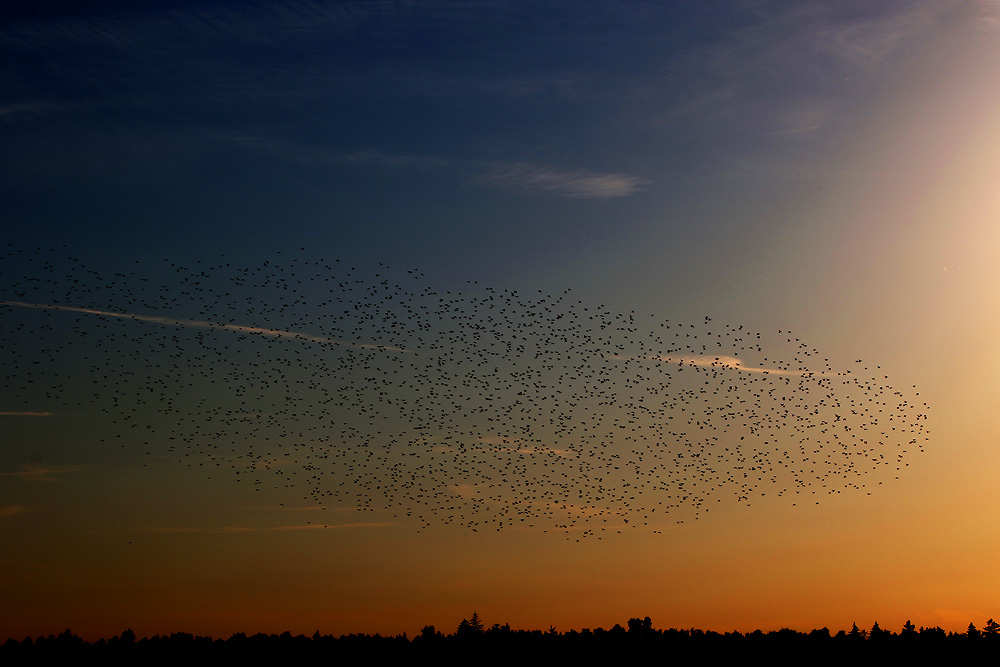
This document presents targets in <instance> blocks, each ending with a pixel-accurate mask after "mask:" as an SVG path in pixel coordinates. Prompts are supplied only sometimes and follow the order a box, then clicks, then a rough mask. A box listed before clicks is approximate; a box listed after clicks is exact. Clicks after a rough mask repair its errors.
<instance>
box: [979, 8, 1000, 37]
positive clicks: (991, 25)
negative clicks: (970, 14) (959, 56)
mask: <svg viewBox="0 0 1000 667" xmlns="http://www.w3.org/2000/svg"><path fill="white" fill-rule="evenodd" d="M976 9H977V16H976V29H977V30H979V31H981V32H993V31H995V30H997V29H998V28H1000V0H977V2H976Z"/></svg>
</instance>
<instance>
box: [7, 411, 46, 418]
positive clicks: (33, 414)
mask: <svg viewBox="0 0 1000 667" xmlns="http://www.w3.org/2000/svg"><path fill="white" fill-rule="evenodd" d="M54 415H55V413H54V412H0V417H52V416H54Z"/></svg>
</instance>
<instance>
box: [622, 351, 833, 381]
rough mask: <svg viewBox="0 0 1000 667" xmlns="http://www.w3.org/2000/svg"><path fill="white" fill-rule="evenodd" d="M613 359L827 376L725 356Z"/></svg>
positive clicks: (701, 355) (754, 371)
mask: <svg viewBox="0 0 1000 667" xmlns="http://www.w3.org/2000/svg"><path fill="white" fill-rule="evenodd" d="M612 358H613V359H621V360H623V361H633V360H635V361H639V360H642V361H663V362H667V363H671V362H673V363H678V364H687V365H688V366H702V367H708V368H731V369H733V370H734V371H743V372H745V373H763V374H764V375H795V376H798V377H806V376H809V377H825V376H827V375H829V374H828V373H822V372H817V371H790V370H786V369H784V368H764V367H762V366H745V365H744V364H743V360H742V359H740V358H739V357H730V356H725V355H710V354H680V355H674V354H662V355H655V356H651V357H644V356H632V357H628V356H622V355H618V354H616V355H613V356H612Z"/></svg>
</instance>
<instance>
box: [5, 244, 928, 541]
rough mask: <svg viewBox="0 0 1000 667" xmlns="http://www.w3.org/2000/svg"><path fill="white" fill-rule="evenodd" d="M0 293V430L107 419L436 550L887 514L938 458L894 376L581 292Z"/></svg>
mask: <svg viewBox="0 0 1000 667" xmlns="http://www.w3.org/2000/svg"><path fill="white" fill-rule="evenodd" d="M0 276H2V282H0V285H2V286H3V293H2V294H0V313H2V314H3V319H4V322H5V326H4V327H3V336H4V341H3V344H2V349H3V353H2V367H3V371H4V373H3V383H4V385H3V386H2V387H0V400H2V401H3V404H2V405H0V412H6V413H8V414H10V413H16V412H18V411H24V412H29V411H35V412H52V413H54V414H59V413H60V412H67V411H72V410H87V411H90V412H98V413H99V414H101V416H102V418H103V419H104V420H105V421H104V426H103V427H102V428H105V429H106V432H105V433H104V434H103V437H105V438H107V439H108V440H113V441H115V442H120V443H121V446H122V447H126V448H130V449H138V448H141V451H142V452H144V453H148V454H150V455H162V454H167V455H169V456H172V457H174V458H176V459H178V460H179V461H182V462H184V463H187V464H188V465H191V466H195V467H206V468H222V469H227V468H228V469H231V470H232V471H233V475H234V476H235V478H236V479H239V480H241V481H243V480H245V481H246V482H248V483H250V484H253V485H257V486H258V487H259V488H270V487H274V488H279V489H285V488H288V489H293V491H292V493H296V492H298V493H301V496H302V497H303V498H305V499H308V500H309V501H310V502H312V503H318V504H321V505H323V506H327V507H344V506H348V507H352V508H357V509H362V510H388V511H391V512H392V513H394V514H395V515H396V516H397V517H400V518H402V517H411V520H412V521H414V522H417V523H418V524H419V525H420V526H423V527H427V526H431V525H434V524H441V523H445V524H449V523H450V524H459V525H463V526H467V527H469V528H471V529H473V530H484V529H490V530H493V529H495V530H501V529H506V528H529V527H531V528H535V529H544V530H564V531H567V532H573V533H575V534H577V535H578V536H581V537H588V536H600V535H601V534H602V533H604V532H608V531H617V532H620V531H621V530H623V529H624V528H628V527H645V528H647V529H649V530H654V531H656V530H660V529H662V528H663V527H664V525H665V524H666V523H673V522H675V521H683V520H685V519H691V518H697V517H698V516H699V515H700V514H701V513H703V512H704V511H706V510H708V509H710V507H712V506H713V505H714V504H716V503H721V502H723V501H724V500H727V499H728V500H730V501H738V502H742V503H750V502H751V501H753V500H755V499H757V498H759V497H763V496H767V495H768V494H772V495H776V496H790V497H791V500H792V501H793V502H795V503H803V502H809V503H813V502H818V500H819V498H820V497H822V496H824V495H826V494H836V493H841V492H842V491H845V490H851V489H853V490H861V491H865V492H870V490H871V487H872V486H874V485H876V483H881V480H882V479H885V478H891V477H893V476H896V475H898V471H899V470H900V469H901V468H902V467H904V466H906V465H908V463H907V462H906V461H905V458H906V455H907V454H910V453H914V452H917V451H922V445H923V442H924V441H925V440H926V439H927V437H928V431H927V429H926V418H927V417H926V412H927V406H926V404H920V403H917V402H916V401H917V398H916V396H917V394H916V392H915V391H914V392H910V393H912V395H906V394H904V393H903V392H901V391H899V390H897V389H895V388H893V387H892V386H890V385H889V384H888V383H887V378H886V377H885V376H884V375H882V374H881V369H879V368H878V367H876V366H873V365H865V364H864V363H863V362H861V361H860V360H859V361H858V362H857V363H856V364H855V365H854V367H853V368H851V369H849V370H835V369H834V368H832V367H831V365H830V361H829V360H828V359H826V358H824V357H823V356H822V355H820V353H819V352H818V351H817V350H815V349H813V348H811V347H809V346H808V345H807V344H806V343H804V342H802V341H800V340H799V339H798V338H796V337H795V336H794V335H792V334H791V333H789V332H783V331H779V332H778V337H777V338H772V337H770V336H764V337H762V335H761V333H759V332H753V331H750V330H747V329H745V328H744V327H742V326H733V325H728V324H719V323H717V322H715V321H713V320H712V319H710V318H708V317H706V318H704V321H701V322H698V323H696V324H691V323H683V324H682V323H677V322H672V321H668V320H665V319H657V318H653V317H650V318H640V317H638V316H636V315H635V314H634V313H630V314H620V313H615V312H613V311H611V310H609V309H606V308H604V307H601V306H597V307H594V306H593V305H588V304H585V303H582V302H580V301H578V300H574V299H573V298H572V297H571V295H570V293H569V290H567V291H566V292H563V293H561V294H543V293H541V292H535V293H530V294H527V293H521V292H517V291H513V290H508V289H492V288H488V287H480V286H478V285H476V284H473V283H470V284H468V286H467V287H466V288H464V289H463V290H462V291H461V292H457V291H444V290H434V289H431V288H430V287H428V286H426V285H425V284H424V283H425V282H426V279H425V278H424V276H423V274H420V273H419V272H417V271H406V272H402V271H400V272H392V271H390V270H389V269H388V267H384V266H380V268H379V269H376V270H375V271H373V272H370V273H368V274H363V273H361V272H359V271H357V270H356V269H355V268H352V267H350V266H347V265H344V264H342V263H340V262H337V261H326V260H311V259H305V258H303V257H295V258H288V257H287V256H282V255H281V254H278V255H276V256H275V258H273V259H272V260H269V261H266V262H264V263H263V264H262V265H261V266H258V267H256V268H238V267H236V266H230V264H229V263H226V262H225V260H224V259H222V260H221V261H219V262H217V263H215V264H207V263H205V264H202V263H194V264H193V265H190V266H181V265H177V264H172V263H170V262H169V261H167V262H164V263H163V264H158V265H150V266H142V265H141V264H139V263H136V264H135V265H133V266H132V267H130V268H129V270H128V271H115V272H109V273H105V274H102V273H99V272H97V271H95V270H93V269H91V268H89V267H87V266H85V265H84V264H83V263H82V262H81V261H79V260H77V259H74V258H72V257H66V256H60V255H59V253H57V252H56V251H55V250H42V249H39V250H35V251H22V250H17V249H13V248H11V249H9V250H8V253H7V256H6V257H5V258H4V260H3V264H2V268H0ZM390 276H396V278H390Z"/></svg>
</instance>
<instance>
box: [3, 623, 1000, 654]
mask: <svg viewBox="0 0 1000 667" xmlns="http://www.w3.org/2000/svg"><path fill="white" fill-rule="evenodd" d="M973 641H980V642H993V641H1000V623H997V622H996V621H994V620H993V619H992V618H990V619H988V620H987V621H986V622H985V623H984V624H983V626H982V628H977V627H976V625H975V624H974V623H971V622H970V623H969V626H968V628H967V630H966V631H965V632H961V633H959V632H954V631H952V632H946V631H945V630H944V629H943V628H941V627H938V626H934V627H920V628H917V627H916V626H914V625H913V624H912V623H910V621H907V622H906V623H905V624H904V625H903V627H902V628H900V629H899V630H898V631H894V630H889V629H883V628H881V627H880V626H879V624H878V623H875V624H874V625H873V626H872V627H871V628H870V629H863V628H859V627H858V626H857V624H854V625H853V626H852V627H851V628H850V629H849V630H838V631H836V632H831V631H830V629H829V628H826V627H823V628H817V629H813V630H810V631H807V632H800V631H797V630H792V629H789V628H781V629H778V630H768V631H763V630H759V629H758V630H754V631H752V632H739V631H732V632H722V633H720V632H716V631H713V630H701V629H698V628H688V629H683V628H682V629H677V628H669V629H657V628H654V627H653V625H652V621H651V619H650V618H649V617H648V616H647V617H645V618H642V619H640V618H631V619H629V620H628V622H627V623H626V625H625V626H624V627H623V626H622V625H621V624H615V625H614V627H612V628H611V629H610V630H606V629H604V628H594V629H591V628H584V629H582V630H567V631H565V632H559V631H558V630H557V629H556V628H555V627H554V626H550V627H549V629H548V630H544V631H543V630H523V629H522V630H515V629H513V628H511V627H510V624H504V625H501V624H499V623H494V624H493V625H492V626H489V627H487V626H485V625H484V623H483V622H482V620H481V619H480V618H479V615H478V614H477V613H474V614H473V615H472V617H471V618H468V619H463V620H462V621H461V622H460V623H459V624H458V627H457V628H456V630H455V631H454V632H452V633H445V632H442V631H440V630H438V629H436V628H435V627H434V626H433V625H427V626H424V628H423V629H422V630H421V631H420V633H419V634H417V635H416V636H414V637H408V636H407V634H406V633H405V632H404V633H403V634H400V635H395V636H382V635H380V634H372V635H368V634H348V635H341V636H339V637H337V636H334V635H328V634H327V635H324V634H320V632H319V631H318V630H317V631H316V632H315V633H314V634H313V635H311V636H307V635H301V634H300V635H292V634H291V633H290V632H287V631H286V632H284V633H282V634H264V633H258V634H254V635H247V634H244V633H242V632H241V633H236V634H234V635H232V636H230V637H229V638H228V639H216V638H212V637H208V636H200V635H193V634H190V633H187V632H175V633H173V634H170V635H154V636H152V637H143V638H138V637H137V636H136V635H135V633H134V632H133V631H132V630H131V629H128V630H125V631H124V632H122V633H121V634H120V635H116V636H114V637H111V638H110V639H104V638H101V639H98V640H97V641H94V642H88V641H85V640H84V639H82V638H80V637H78V636H76V635H75V634H73V632H72V631H71V630H68V629H67V630H65V631H64V632H62V633H61V634H59V635H53V634H50V635H48V636H47V637H44V636H39V637H37V638H31V637H26V638H24V639H23V640H17V639H14V638H10V639H7V641H6V643H4V644H3V645H2V647H0V655H6V656H10V655H13V654H17V653H20V652H24V651H32V650H34V651H42V652H46V651H65V650H87V651H95V652H100V651H136V652H143V651H161V650H162V651H183V652H189V651H201V650H205V651H216V650H225V651H229V650H234V651H240V652H242V651H252V652H255V653H257V652H259V651H264V652H267V651H269V650H275V651H282V652H284V651H286V650H299V649H301V650H303V651H306V652H309V651H314V650H324V651H325V650H328V649H332V650H342V649H343V650H351V649H353V648H364V649H366V650H367V649H380V648H384V649H395V650H409V649H414V650H417V649H429V648H431V647H437V648H440V649H442V650H446V648H447V647H449V646H452V647H455V646H468V645H470V643H477V644H480V645H483V646H486V645H489V646H491V647H498V648H500V647H503V646H505V645H506V646H512V647H516V646H527V645H531V646H533V647H536V648H543V647H545V646H559V647H561V648H564V649H565V648H572V647H574V646H575V647H580V648H587V647H589V648H598V647H601V646H616V647H620V646H625V645H634V646H647V647H648V646H650V645H659V644H662V645H672V646H678V645H683V646H689V647H694V646H702V645H708V644H712V645H716V644H726V645H730V644H733V645H740V646H743V647H746V646H748V645H751V644H757V643H767V644H774V643H776V642H780V643H787V642H799V643H810V644H816V643H822V644H824V645H828V646H831V645H848V644H853V643H858V642H867V643H868V644H876V643H880V642H885V643H887V644H888V643H893V644H896V645H901V644H903V643H912V644H920V645H922V646H927V645H929V644H932V643H940V642H947V643H948V644H949V645H954V644H959V643H969V642H973ZM991 645H992V644H991ZM993 646H997V647H998V648H1000V644H996V645H993Z"/></svg>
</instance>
